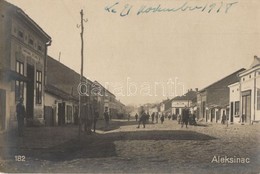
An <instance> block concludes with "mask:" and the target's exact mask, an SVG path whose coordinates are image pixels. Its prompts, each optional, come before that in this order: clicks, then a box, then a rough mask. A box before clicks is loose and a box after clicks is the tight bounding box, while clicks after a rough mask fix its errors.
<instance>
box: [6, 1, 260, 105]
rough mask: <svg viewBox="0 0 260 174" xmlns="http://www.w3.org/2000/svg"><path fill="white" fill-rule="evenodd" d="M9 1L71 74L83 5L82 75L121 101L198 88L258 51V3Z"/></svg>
mask: <svg viewBox="0 0 260 174" xmlns="http://www.w3.org/2000/svg"><path fill="white" fill-rule="evenodd" d="M7 1H8V2H10V3H12V4H14V5H17V6H18V7H20V8H21V9H22V10H24V11H25V13H26V14H28V15H29V16H30V17H31V18H32V19H33V20H34V21H35V22H36V23H37V24H38V25H40V26H41V27H42V28H43V30H44V31H45V32H46V33H48V34H49V35H50V36H51V37H52V45H51V46H50V47H49V48H48V54H49V55H50V56H51V57H53V58H54V59H57V60H58V59H59V53H61V54H60V62H61V63H63V64H65V65H66V66H68V67H70V68H71V69H73V70H75V71H76V72H80V58H81V57H80V48H81V42H80V28H78V27H77V24H80V10H81V9H83V11H84V18H85V19H87V22H84V28H85V30H84V41H85V45H84V75H85V76H86V77H88V78H89V79H90V80H97V81H99V82H100V83H101V84H102V85H104V86H106V87H107V88H108V89H109V90H110V91H111V92H113V93H115V94H116V96H117V98H118V99H120V100H121V101H122V102H123V103H124V104H143V103H147V102H150V103H152V102H159V101H161V100H163V99H166V98H172V97H174V96H176V95H182V94H183V93H185V92H186V91H187V90H188V89H191V88H192V89H194V88H198V89H202V88H204V87H206V86H208V85H210V84H211V83H213V82H215V81H217V80H219V79H221V78H223V77H225V76H227V75H229V74H231V73H233V72H235V71H237V70H239V69H241V68H248V67H249V66H250V64H251V62H252V61H253V57H254V55H258V56H260V44H259V40H260V33H259V32H260V20H259V19H260V18H259V17H260V11H259V10H258V9H259V7H260V2H259V1H258V0H249V1H248V0H222V1H221V0H186V1H184V0H172V1H168V0H139V1H136V0H129V1H126V0H120V1H119V0H118V1H116V0H106V1H105V0H99V1H93V0H92V1H91V0H44V1H43V0H7ZM188 6H189V7H190V8H188ZM150 7H151V8H150ZM195 7H197V9H195ZM185 8H186V9H185ZM192 8H193V9H194V10H190V9H192ZM203 8H204V10H202V9H203ZM129 9H130V10H129ZM162 9H168V10H169V9H171V11H168V12H162V11H161V12H159V11H160V10H162ZM128 10H129V12H128ZM127 12H128V13H127ZM138 12H139V13H138ZM167 82H168V83H167Z"/></svg>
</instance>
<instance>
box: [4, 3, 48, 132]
mask: <svg viewBox="0 0 260 174" xmlns="http://www.w3.org/2000/svg"><path fill="white" fill-rule="evenodd" d="M0 13H1V14H0V15H1V18H0V42H1V44H0V101H1V102H0V105H1V106H0V108H1V109H0V120H1V125H0V130H6V129H8V128H13V127H14V126H15V124H16V123H17V121H16V104H17V103H18V100H19V99H20V98H24V104H25V107H26V112H27V123H28V125H29V124H42V123H44V117H43V116H44V110H43V107H44V83H45V78H44V77H45V72H46V69H45V63H46V56H47V47H48V46H50V44H51V37H50V36H49V35H48V34H47V33H46V32H45V31H44V30H43V29H42V28H41V27H40V26H39V25H38V24H37V23H36V22H35V21H33V19H31V18H30V17H29V16H28V15H27V14H26V13H25V12H24V11H23V10H22V9H20V8H18V7H16V6H14V5H12V4H10V3H8V2H6V1H4V0H0Z"/></svg>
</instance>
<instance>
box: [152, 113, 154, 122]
mask: <svg viewBox="0 0 260 174" xmlns="http://www.w3.org/2000/svg"><path fill="white" fill-rule="evenodd" d="M153 122H154V112H153V113H152V123H153Z"/></svg>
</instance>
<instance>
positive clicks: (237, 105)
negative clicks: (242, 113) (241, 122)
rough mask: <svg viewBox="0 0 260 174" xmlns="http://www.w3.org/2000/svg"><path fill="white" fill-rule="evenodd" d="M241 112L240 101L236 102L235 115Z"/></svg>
mask: <svg viewBox="0 0 260 174" xmlns="http://www.w3.org/2000/svg"><path fill="white" fill-rule="evenodd" d="M238 114H239V101H236V102H235V115H238Z"/></svg>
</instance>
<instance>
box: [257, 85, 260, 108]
mask: <svg viewBox="0 0 260 174" xmlns="http://www.w3.org/2000/svg"><path fill="white" fill-rule="evenodd" d="M257 110H260V89H259V88H257Z"/></svg>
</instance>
